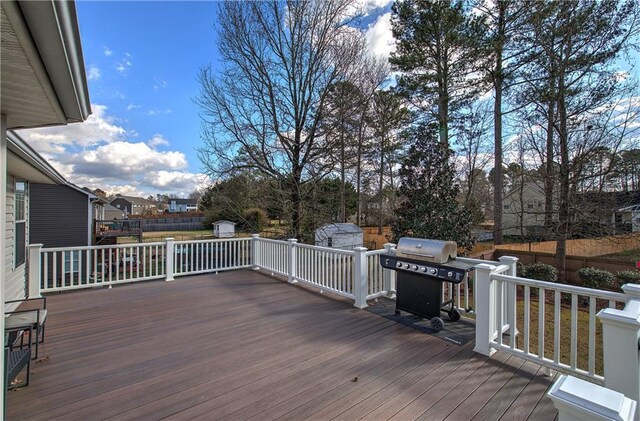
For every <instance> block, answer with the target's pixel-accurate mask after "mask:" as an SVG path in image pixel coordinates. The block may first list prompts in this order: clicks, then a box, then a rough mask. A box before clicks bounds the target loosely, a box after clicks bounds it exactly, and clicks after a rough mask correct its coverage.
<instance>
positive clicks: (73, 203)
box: [29, 183, 102, 248]
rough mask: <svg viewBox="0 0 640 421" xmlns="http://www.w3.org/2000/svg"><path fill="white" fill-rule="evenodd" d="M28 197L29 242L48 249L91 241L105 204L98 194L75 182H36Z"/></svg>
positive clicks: (32, 185)
mask: <svg viewBox="0 0 640 421" xmlns="http://www.w3.org/2000/svg"><path fill="white" fill-rule="evenodd" d="M29 197H30V201H31V212H30V213H29V226H30V227H31V230H30V232H29V243H31V244H42V245H43V246H44V247H46V248H48V247H72V246H90V245H91V244H92V238H93V221H94V220H95V219H100V213H101V207H102V206H101V205H99V203H100V200H99V198H98V197H97V196H96V195H94V194H93V193H90V192H88V191H86V190H83V189H80V188H78V187H76V186H74V185H73V184H65V185H55V184H39V183H36V184H31V185H30V192H29ZM94 212H98V213H97V214H94ZM61 227H62V229H61Z"/></svg>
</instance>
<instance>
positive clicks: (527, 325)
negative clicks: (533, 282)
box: [523, 285, 531, 355]
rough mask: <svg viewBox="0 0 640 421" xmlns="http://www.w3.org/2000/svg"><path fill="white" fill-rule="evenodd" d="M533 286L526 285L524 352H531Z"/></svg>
mask: <svg viewBox="0 0 640 421" xmlns="http://www.w3.org/2000/svg"><path fill="white" fill-rule="evenodd" d="M530 300H531V287H530V286H529V285H525V286H524V321H523V330H524V344H523V345H524V353H525V354H527V355H528V354H529V351H530V348H529V346H530V345H529V341H530V335H531V332H530V324H531V303H530Z"/></svg>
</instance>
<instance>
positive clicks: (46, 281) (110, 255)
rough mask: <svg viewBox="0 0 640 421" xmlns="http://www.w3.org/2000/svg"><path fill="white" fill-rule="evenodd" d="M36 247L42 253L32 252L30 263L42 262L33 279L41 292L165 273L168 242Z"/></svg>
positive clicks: (110, 283)
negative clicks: (36, 277)
mask: <svg viewBox="0 0 640 421" xmlns="http://www.w3.org/2000/svg"><path fill="white" fill-rule="evenodd" d="M36 250H37V251H39V253H34V252H30V263H29V265H30V270H33V269H34V268H33V266H36V265H34V264H33V263H34V262H37V263H39V266H40V268H39V269H40V270H39V272H40V277H39V279H37V281H36V282H34V283H39V290H40V291H41V292H53V291H65V290H72V289H81V288H93V287H96V286H101V285H114V284H119V283H126V282H136V281H146V280H151V279H161V278H164V277H165V276H166V265H165V262H166V258H165V254H166V244H165V243H140V244H122V245H110V246H84V247H56V248H48V249H40V248H39V247H38V248H36ZM34 281H35V279H34ZM30 283H31V276H30ZM32 288H33V286H31V287H30V290H32Z"/></svg>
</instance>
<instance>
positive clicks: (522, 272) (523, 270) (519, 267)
mask: <svg viewBox="0 0 640 421" xmlns="http://www.w3.org/2000/svg"><path fill="white" fill-rule="evenodd" d="M516 276H519V277H521V278H526V277H527V267H526V266H525V265H523V264H522V263H520V262H516Z"/></svg>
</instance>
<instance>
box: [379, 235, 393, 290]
mask: <svg viewBox="0 0 640 421" xmlns="http://www.w3.org/2000/svg"><path fill="white" fill-rule="evenodd" d="M395 246H396V245H395V244H393V243H385V245H384V253H385V254H393V250H394V248H395ZM380 258H381V259H382V257H380ZM395 274H396V271H395V270H389V269H382V285H383V288H384V290H385V291H387V297H389V298H392V297H393V294H394V292H395V285H394V284H393V282H392V281H393V279H392V278H393V277H394V276H395Z"/></svg>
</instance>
